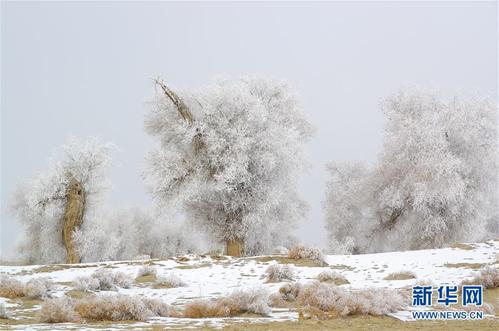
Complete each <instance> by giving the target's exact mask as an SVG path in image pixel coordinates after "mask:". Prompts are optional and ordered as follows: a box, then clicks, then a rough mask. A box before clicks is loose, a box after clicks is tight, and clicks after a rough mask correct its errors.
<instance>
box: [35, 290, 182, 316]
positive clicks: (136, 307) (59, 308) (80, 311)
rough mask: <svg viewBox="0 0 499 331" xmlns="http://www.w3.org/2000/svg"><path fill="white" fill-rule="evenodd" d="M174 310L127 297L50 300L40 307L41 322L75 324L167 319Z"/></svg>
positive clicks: (162, 304) (164, 305)
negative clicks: (153, 317) (160, 317)
mask: <svg viewBox="0 0 499 331" xmlns="http://www.w3.org/2000/svg"><path fill="white" fill-rule="evenodd" d="M174 311H175V310H174V309H172V308H171V307H170V306H169V305H167V304H166V303H164V302H162V301H161V300H158V299H146V298H141V297H139V296H128V295H119V294H118V295H91V296H88V297H85V298H82V299H78V300H74V299H71V298H68V297H62V298H57V299H50V300H47V301H45V302H44V303H43V304H42V308H41V314H40V315H41V321H42V322H46V323H65V322H78V321H82V320H85V321H129V320H133V321H145V320H147V319H148V318H150V317H152V316H162V317H167V316H171V315H174V313H173V312H174Z"/></svg>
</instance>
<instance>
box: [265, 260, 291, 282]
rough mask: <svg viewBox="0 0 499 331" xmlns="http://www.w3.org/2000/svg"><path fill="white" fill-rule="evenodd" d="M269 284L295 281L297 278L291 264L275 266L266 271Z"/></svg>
mask: <svg viewBox="0 0 499 331" xmlns="http://www.w3.org/2000/svg"><path fill="white" fill-rule="evenodd" d="M265 273H266V274H267V282H269V283H278V282H282V281H283V280H293V279H294V277H295V272H294V269H293V267H292V266H291V265H289V264H284V265H282V264H273V265H271V266H269V267H268V268H267V270H265Z"/></svg>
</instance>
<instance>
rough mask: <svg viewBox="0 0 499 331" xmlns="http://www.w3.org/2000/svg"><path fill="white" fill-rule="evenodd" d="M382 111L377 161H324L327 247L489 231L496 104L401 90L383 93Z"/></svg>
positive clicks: (351, 249) (386, 247)
mask: <svg viewBox="0 0 499 331" xmlns="http://www.w3.org/2000/svg"><path fill="white" fill-rule="evenodd" d="M384 112H385V114H386V117H387V125H386V128H385V139H384V144H383V148H382V151H381V153H380V155H379V157H378V161H377V164H376V165H375V166H374V167H373V168H372V169H368V168H367V167H365V166H363V165H359V164H332V165H331V166H330V167H329V170H330V172H331V180H330V182H329V183H328V190H327V196H326V201H325V202H324V207H325V210H326V217H327V223H328V226H327V227H328V230H329V232H330V246H331V249H332V250H333V251H334V252H336V253H365V252H380V251H391V250H397V251H399V250H408V249H421V248H436V247H442V246H443V245H445V244H447V243H452V242H462V241H464V240H466V241H476V240H481V239H483V238H484V237H487V236H488V234H487V233H486V232H485V229H486V224H487V222H490V220H491V219H493V218H494V215H495V213H497V210H498V209H497V201H498V199H497V193H498V192H497V191H498V190H497V188H498V185H497V183H498V173H499V171H498V153H497V150H498V139H497V105H496V104H494V103H493V102H491V101H489V100H487V99H486V98H481V97H478V96H471V97H451V98H446V97H443V96H441V95H440V94H437V93H432V92H430V93H427V92H420V91H403V92H400V93H398V94H396V95H394V96H392V97H390V98H388V99H387V100H386V101H385V103H384ZM470 236H471V237H470Z"/></svg>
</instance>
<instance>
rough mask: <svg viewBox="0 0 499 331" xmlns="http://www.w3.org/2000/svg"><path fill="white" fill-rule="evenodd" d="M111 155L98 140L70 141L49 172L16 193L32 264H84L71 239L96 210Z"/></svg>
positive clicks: (15, 203) (24, 249)
mask: <svg viewBox="0 0 499 331" xmlns="http://www.w3.org/2000/svg"><path fill="white" fill-rule="evenodd" d="M111 149H112V145H111V144H108V143H102V142H101V141H100V140H98V139H96V138H86V139H75V138H73V139H70V140H69V141H68V142H67V143H66V144H65V145H63V146H62V147H61V148H60V150H59V158H54V159H52V160H51V161H50V165H49V169H48V171H46V172H45V173H42V174H38V175H37V176H35V177H33V178H31V179H30V180H28V181H27V182H26V183H24V184H23V185H21V186H20V187H19V188H18V190H17V191H16V193H15V194H14V196H13V205H12V207H13V210H14V212H15V213H16V215H17V216H18V217H19V219H20V220H21V222H22V223H24V226H25V236H24V238H23V242H22V244H21V246H20V249H21V253H22V254H23V256H24V258H25V259H26V260H27V262H28V263H61V262H64V261H65V262H67V263H78V262H80V259H81V256H80V255H79V251H78V247H76V245H75V241H74V238H73V236H74V233H75V231H77V230H78V229H79V228H80V227H81V225H82V223H83V222H85V220H86V219H87V218H88V217H89V215H91V214H92V213H93V212H94V211H95V209H96V207H98V202H99V200H100V196H101V193H102V192H103V190H104V189H105V187H106V180H105V170H106V168H107V166H108V165H109V162H110V151H111Z"/></svg>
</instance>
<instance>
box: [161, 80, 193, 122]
mask: <svg viewBox="0 0 499 331" xmlns="http://www.w3.org/2000/svg"><path fill="white" fill-rule="evenodd" d="M154 82H155V83H156V85H159V86H160V87H161V89H162V90H163V92H164V93H165V95H166V96H167V97H168V99H170V100H171V102H173V104H174V105H175V107H177V110H178V112H179V113H180V116H182V118H183V119H184V121H187V122H188V123H189V124H192V122H193V121H194V117H193V116H192V113H191V112H190V110H189V108H188V107H187V105H186V104H185V103H184V101H183V100H182V99H181V98H180V97H179V96H178V95H177V94H176V93H175V92H173V91H172V90H170V89H169V88H168V86H166V85H165V84H164V83H163V82H162V81H161V80H159V79H155V80H154Z"/></svg>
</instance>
